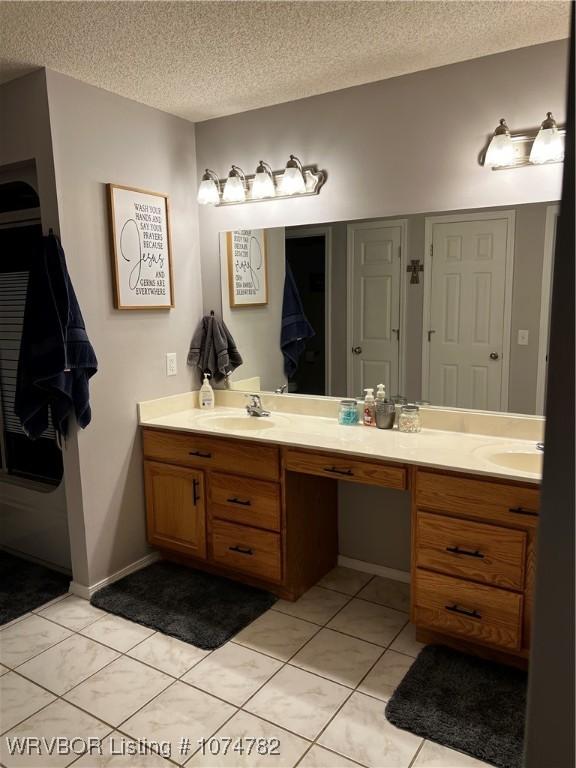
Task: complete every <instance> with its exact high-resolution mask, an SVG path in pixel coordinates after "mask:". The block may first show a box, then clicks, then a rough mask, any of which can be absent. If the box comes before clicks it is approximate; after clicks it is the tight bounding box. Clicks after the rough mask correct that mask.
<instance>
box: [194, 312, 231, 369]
mask: <svg viewBox="0 0 576 768" xmlns="http://www.w3.org/2000/svg"><path fill="white" fill-rule="evenodd" d="M188 365H190V366H192V367H197V368H200V370H201V372H202V373H205V372H206V371H208V372H209V373H210V375H211V376H212V378H213V379H214V380H215V381H219V380H220V379H224V378H226V377H228V376H229V375H230V374H231V373H232V371H234V370H235V369H236V368H238V367H239V366H240V365H242V358H241V357H240V353H239V352H238V350H237V348H236V342H235V341H234V339H233V338H232V335H231V333H230V331H229V330H228V328H227V327H226V324H225V323H224V321H223V320H220V319H218V318H217V317H214V315H204V317H203V318H202V320H201V321H200V323H199V325H198V327H197V328H196V332H195V333H194V336H193V337H192V341H191V342H190V350H189V351H188Z"/></svg>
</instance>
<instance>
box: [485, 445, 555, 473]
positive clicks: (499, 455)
mask: <svg viewBox="0 0 576 768" xmlns="http://www.w3.org/2000/svg"><path fill="white" fill-rule="evenodd" d="M478 455H480V456H482V458H483V459H485V460H486V461H489V462H491V463H492V464H496V465H497V466H499V467H505V468H506V469H513V470H516V471H517V472H528V473H530V474H534V475H540V474H542V457H543V453H542V451H539V450H538V449H537V448H536V446H534V448H533V449H532V448H525V447H516V446H514V447H510V448H509V449H507V448H506V446H501V445H498V446H496V445H491V446H486V447H484V448H482V449H480V450H479V451H478Z"/></svg>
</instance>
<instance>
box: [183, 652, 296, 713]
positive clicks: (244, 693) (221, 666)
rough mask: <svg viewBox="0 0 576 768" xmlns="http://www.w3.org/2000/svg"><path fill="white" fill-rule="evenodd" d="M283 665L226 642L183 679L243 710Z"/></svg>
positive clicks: (261, 654) (260, 654)
mask: <svg viewBox="0 0 576 768" xmlns="http://www.w3.org/2000/svg"><path fill="white" fill-rule="evenodd" d="M281 666H282V662H281V661H276V659H271V658H270V657H269V656H264V654H263V653H257V652H256V651H252V650H251V649H250V648H244V647H243V646H241V645H236V644H235V643H227V644H226V645H223V646H222V648H218V650H216V651H214V653H211V654H210V656H208V658H207V659H204V661H201V662H200V664H197V665H196V666H195V667H194V668H193V669H191V670H190V672H188V673H187V674H186V675H184V677H183V678H182V679H183V680H184V682H186V683H191V684H192V685H195V686H197V687H198V688H202V690H204V691H208V692H209V693H213V694H214V695H215V696H219V697H220V698H221V699H224V700H225V701H230V702H231V703H232V704H236V705H237V706H239V707H240V706H242V704H244V702H245V701H247V699H249V698H250V696H252V694H253V693H255V692H256V691H257V690H258V688H260V687H261V686H262V685H264V683H265V682H266V680H268V678H270V677H271V676H272V675H273V674H274V672H277V671H278V670H279V669H280V667H281Z"/></svg>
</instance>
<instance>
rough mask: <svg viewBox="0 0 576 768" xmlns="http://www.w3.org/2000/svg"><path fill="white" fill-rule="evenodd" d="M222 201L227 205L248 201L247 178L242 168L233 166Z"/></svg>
mask: <svg viewBox="0 0 576 768" xmlns="http://www.w3.org/2000/svg"><path fill="white" fill-rule="evenodd" d="M222 200H223V201H224V202H225V203H243V202H244V200H246V176H245V175H244V171H243V170H242V168H239V167H238V166H237V165H233V166H232V167H231V168H230V173H229V174H228V178H227V179H226V184H224V192H223V193H222Z"/></svg>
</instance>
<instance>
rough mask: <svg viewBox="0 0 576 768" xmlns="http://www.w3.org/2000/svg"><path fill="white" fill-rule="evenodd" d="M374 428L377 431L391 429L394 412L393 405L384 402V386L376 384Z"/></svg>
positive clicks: (389, 402) (388, 401)
mask: <svg viewBox="0 0 576 768" xmlns="http://www.w3.org/2000/svg"><path fill="white" fill-rule="evenodd" d="M375 410H376V426H377V427H378V429H392V427H393V426H394V419H395V417H396V411H395V407H394V403H393V402H391V401H390V400H386V387H385V386H384V384H378V391H377V392H376V409H375Z"/></svg>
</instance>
